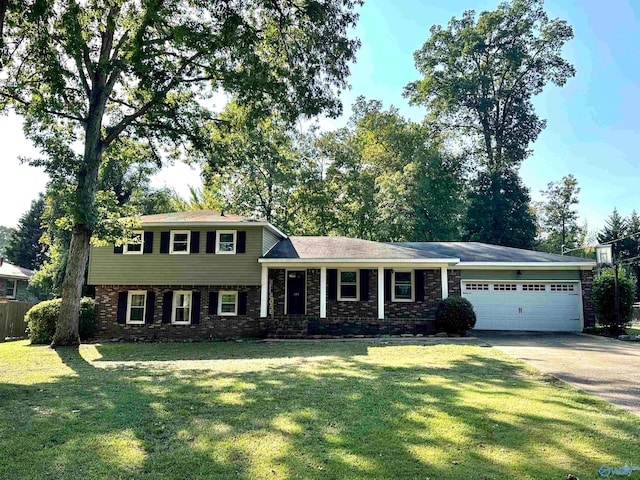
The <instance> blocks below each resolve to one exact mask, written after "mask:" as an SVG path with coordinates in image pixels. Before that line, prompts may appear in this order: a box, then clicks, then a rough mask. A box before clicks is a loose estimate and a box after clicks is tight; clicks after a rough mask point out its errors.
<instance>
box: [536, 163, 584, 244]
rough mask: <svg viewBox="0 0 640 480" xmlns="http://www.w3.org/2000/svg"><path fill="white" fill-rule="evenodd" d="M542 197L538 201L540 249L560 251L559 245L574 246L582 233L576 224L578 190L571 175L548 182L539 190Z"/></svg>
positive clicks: (576, 183)
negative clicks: (539, 205)
mask: <svg viewBox="0 0 640 480" xmlns="http://www.w3.org/2000/svg"><path fill="white" fill-rule="evenodd" d="M541 193H542V196H543V197H544V199H545V200H544V201H543V202H542V204H541V222H540V224H541V225H540V226H541V229H542V232H541V235H540V237H541V238H540V250H543V251H546V252H551V253H560V252H561V251H562V246H563V245H564V246H565V248H567V249H571V248H575V247H578V246H579V245H580V244H579V241H580V238H581V237H582V230H583V229H582V228H581V227H580V226H579V225H578V212H577V211H576V210H575V208H574V207H575V206H576V205H578V194H579V193H580V188H579V187H578V181H577V180H576V178H575V177H574V176H573V175H567V176H565V177H562V180H560V181H558V182H551V183H549V184H548V185H547V189H546V190H542V191H541Z"/></svg>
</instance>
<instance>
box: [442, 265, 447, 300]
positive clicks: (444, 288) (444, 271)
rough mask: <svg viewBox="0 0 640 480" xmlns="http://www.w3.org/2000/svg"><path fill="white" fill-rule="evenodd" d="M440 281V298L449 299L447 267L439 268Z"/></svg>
mask: <svg viewBox="0 0 640 480" xmlns="http://www.w3.org/2000/svg"><path fill="white" fill-rule="evenodd" d="M440 281H441V282H442V298H449V277H448V275H447V267H440Z"/></svg>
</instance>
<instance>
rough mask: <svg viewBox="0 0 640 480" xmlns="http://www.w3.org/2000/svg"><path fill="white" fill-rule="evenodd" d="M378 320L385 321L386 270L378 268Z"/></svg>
mask: <svg viewBox="0 0 640 480" xmlns="http://www.w3.org/2000/svg"><path fill="white" fill-rule="evenodd" d="M378 319H379V320H384V268H383V267H378Z"/></svg>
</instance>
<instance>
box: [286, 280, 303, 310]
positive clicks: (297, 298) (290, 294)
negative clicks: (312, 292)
mask: <svg viewBox="0 0 640 480" xmlns="http://www.w3.org/2000/svg"><path fill="white" fill-rule="evenodd" d="M304 283H305V272H304V271H300V272H287V314H288V315H304Z"/></svg>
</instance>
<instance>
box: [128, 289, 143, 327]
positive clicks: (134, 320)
mask: <svg viewBox="0 0 640 480" xmlns="http://www.w3.org/2000/svg"><path fill="white" fill-rule="evenodd" d="M146 310H147V292H145V291H144V290H130V291H129V298H128V302H127V323H129V324H133V325H136V324H141V323H144V317H145V314H146V313H147V312H146Z"/></svg>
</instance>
